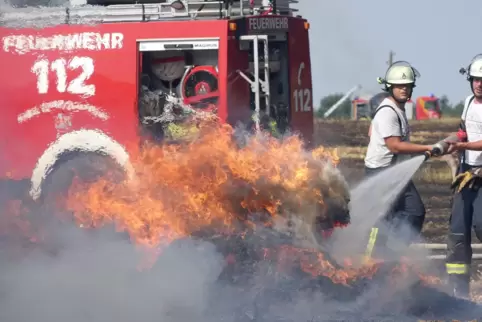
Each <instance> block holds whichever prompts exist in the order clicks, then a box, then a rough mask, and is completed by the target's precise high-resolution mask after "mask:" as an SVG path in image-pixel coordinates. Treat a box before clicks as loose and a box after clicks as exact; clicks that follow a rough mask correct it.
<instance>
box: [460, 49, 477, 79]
mask: <svg viewBox="0 0 482 322" xmlns="http://www.w3.org/2000/svg"><path fill="white" fill-rule="evenodd" d="M460 73H461V74H462V75H463V74H465V73H467V79H468V80H470V79H471V78H472V77H482V54H478V55H476V56H475V57H474V58H472V61H471V62H470V65H469V66H468V67H467V69H465V68H461V69H460Z"/></svg>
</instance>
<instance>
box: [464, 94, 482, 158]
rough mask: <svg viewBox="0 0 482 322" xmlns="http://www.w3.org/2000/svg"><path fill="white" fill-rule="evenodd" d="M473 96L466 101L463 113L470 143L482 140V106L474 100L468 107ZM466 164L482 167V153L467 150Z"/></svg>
mask: <svg viewBox="0 0 482 322" xmlns="http://www.w3.org/2000/svg"><path fill="white" fill-rule="evenodd" d="M472 96H473V95H470V96H468V97H467V98H466V99H465V103H464V111H463V112H462V120H464V121H465V129H466V131H467V140H468V141H469V142H475V141H480V140H482V104H480V103H476V102H475V100H472V102H471V103H470V106H468V105H469V102H470V99H471V98H472ZM465 163H467V164H469V165H472V166H482V151H469V150H466V151H465Z"/></svg>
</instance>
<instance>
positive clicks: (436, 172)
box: [315, 118, 460, 243]
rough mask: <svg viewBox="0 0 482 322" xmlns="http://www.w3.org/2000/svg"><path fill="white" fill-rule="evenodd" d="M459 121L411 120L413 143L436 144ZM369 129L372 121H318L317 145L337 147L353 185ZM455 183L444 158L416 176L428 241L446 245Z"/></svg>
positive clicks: (360, 173)
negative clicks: (451, 188) (452, 186)
mask: <svg viewBox="0 0 482 322" xmlns="http://www.w3.org/2000/svg"><path fill="white" fill-rule="evenodd" d="M459 121H460V120H459V119H457V118H451V119H441V120H428V121H411V131H412V134H411V139H412V142H414V143H422V144H434V143H436V142H438V141H439V140H441V139H444V138H445V137H447V136H448V135H449V134H450V133H451V132H454V131H456V130H457V128H458V123H459ZM368 128H369V122H368V121H327V120H317V121H316V127H315V137H316V140H317V142H316V143H317V144H318V145H323V146H325V147H337V149H338V155H339V156H340V159H341V162H340V166H339V167H340V169H341V170H342V171H343V173H344V174H345V176H346V178H347V180H348V181H349V183H350V184H351V185H354V184H356V183H357V182H358V181H360V180H361V179H362V177H363V167H364V163H363V158H364V156H365V152H366V147H367V145H368V134H367V133H368ZM451 180H452V174H451V171H450V168H449V166H448V164H447V163H446V162H445V161H443V160H440V159H433V160H429V161H428V162H426V163H425V164H424V165H423V166H422V167H421V168H420V169H419V171H418V172H417V173H416V175H415V177H414V181H415V183H416V185H417V188H418V189H419V192H420V194H421V195H422V198H423V201H424V204H425V207H426V209H427V215H426V220H425V225H424V229H423V237H424V238H425V239H426V240H427V242H433V243H445V238H446V233H447V227H448V220H449V216H450V206H451V205H450V203H451V195H452V193H451V191H450V188H449V186H450V182H451Z"/></svg>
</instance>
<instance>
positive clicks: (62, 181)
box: [41, 152, 125, 219]
mask: <svg viewBox="0 0 482 322" xmlns="http://www.w3.org/2000/svg"><path fill="white" fill-rule="evenodd" d="M124 176H125V173H124V171H123V170H122V168H121V167H120V166H119V165H118V164H117V163H116V162H115V161H114V160H113V159H112V158H110V157H108V156H104V155H101V154H98V153H78V152H77V153H74V154H69V155H64V156H63V157H62V158H61V159H60V160H59V161H58V162H57V163H56V164H55V165H54V167H53V170H52V172H51V173H50V174H49V175H48V176H47V177H46V178H45V181H44V182H43V184H42V195H41V204H42V208H43V210H44V211H42V212H43V213H46V214H47V215H48V216H49V217H50V218H51V216H52V215H56V216H57V215H58V216H60V219H70V218H72V217H69V216H72V213H70V212H69V211H67V210H66V208H65V205H64V204H63V200H65V199H64V198H65V197H67V194H68V192H69V189H70V188H71V186H72V184H73V182H74V180H76V181H77V182H80V183H90V182H95V181H96V180H98V179H99V178H101V177H102V178H104V179H105V178H107V179H109V180H112V181H113V182H118V181H120V180H122V179H123V178H124Z"/></svg>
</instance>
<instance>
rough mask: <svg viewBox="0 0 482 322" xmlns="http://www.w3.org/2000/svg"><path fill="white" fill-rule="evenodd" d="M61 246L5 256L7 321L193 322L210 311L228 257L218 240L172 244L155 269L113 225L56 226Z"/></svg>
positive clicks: (3, 315) (1, 285) (2, 285)
mask: <svg viewBox="0 0 482 322" xmlns="http://www.w3.org/2000/svg"><path fill="white" fill-rule="evenodd" d="M56 233H57V234H56V236H55V239H56V248H57V249H56V251H55V253H54V254H52V252H46V251H45V250H43V249H41V248H40V249H36V250H34V251H31V252H30V253H29V254H28V256H26V257H25V258H23V259H22V260H16V261H12V260H6V258H8V256H6V254H5V250H4V252H3V254H4V256H2V257H1V258H2V260H1V262H0V289H1V290H2V291H1V293H0V299H1V300H0V319H1V321H11V322H15V321H39V322H60V321H72V322H81V321H82V322H84V321H92V322H96V321H99V322H100V321H118V322H123V321H136V320H140V321H160V320H162V321H189V320H193V319H195V318H199V317H200V316H202V315H203V311H204V310H206V309H207V308H208V307H209V305H208V303H206V301H207V299H208V296H207V294H208V293H209V291H210V287H212V286H213V283H214V282H215V281H216V279H217V278H218V276H219V274H220V272H221V269H222V267H223V259H222V257H221V255H220V254H219V253H217V252H216V250H215V249H214V247H213V245H211V244H209V243H202V242H198V243H195V242H190V243H189V242H186V243H184V245H173V246H172V247H170V248H169V249H167V250H166V251H165V252H164V254H163V256H161V257H160V258H159V262H158V263H157V264H156V265H155V267H153V268H152V270H150V271H148V272H141V271H139V267H138V266H139V263H141V262H142V260H143V255H144V256H145V255H146V254H144V253H142V252H139V250H136V248H135V247H134V246H133V245H132V244H131V243H129V241H128V240H125V239H123V238H120V237H119V236H118V235H117V236H116V235H113V234H112V233H111V232H110V231H109V230H107V229H105V230H99V231H97V232H95V234H92V233H91V232H88V231H86V230H81V229H78V228H75V227H73V226H64V227H63V229H62V230H61V231H57V232H56Z"/></svg>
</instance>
